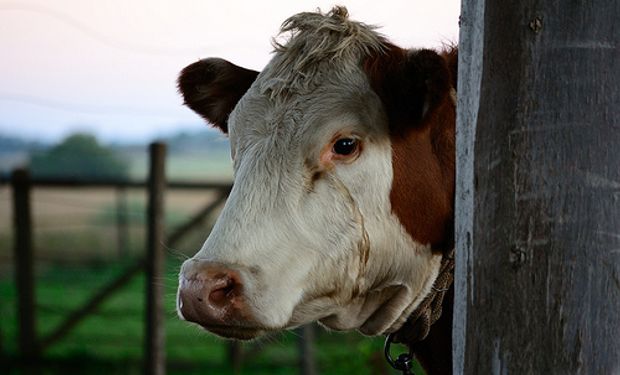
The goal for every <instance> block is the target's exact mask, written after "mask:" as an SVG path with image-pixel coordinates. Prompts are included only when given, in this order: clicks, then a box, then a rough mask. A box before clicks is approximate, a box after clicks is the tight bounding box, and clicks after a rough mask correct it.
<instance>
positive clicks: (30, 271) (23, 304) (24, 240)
mask: <svg viewBox="0 0 620 375" xmlns="http://www.w3.org/2000/svg"><path fill="white" fill-rule="evenodd" d="M11 185H12V188H13V224H14V228H15V238H14V251H15V255H14V256H15V284H16V286H17V318H18V325H19V336H18V347H19V353H20V355H21V357H22V359H24V360H31V359H33V358H34V357H35V356H36V355H37V352H38V350H37V341H36V310H35V309H36V304H35V290H34V264H33V263H34V259H33V249H32V212H31V206H30V174H29V173H28V171H27V170H25V169H16V170H15V171H13V175H12V177H11Z"/></svg>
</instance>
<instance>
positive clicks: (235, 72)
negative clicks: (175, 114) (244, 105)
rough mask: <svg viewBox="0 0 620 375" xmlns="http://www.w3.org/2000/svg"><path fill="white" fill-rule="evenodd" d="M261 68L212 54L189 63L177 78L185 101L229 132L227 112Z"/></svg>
mask: <svg viewBox="0 0 620 375" xmlns="http://www.w3.org/2000/svg"><path fill="white" fill-rule="evenodd" d="M257 75H258V72H256V71H254V70H249V69H245V68H242V67H240V66H237V65H235V64H232V63H230V62H228V61H226V60H223V59H218V58H209V59H204V60H200V61H198V62H195V63H193V64H191V65H189V66H187V67H186V68H185V69H183V71H181V74H180V75H179V79H178V87H179V91H180V92H181V94H182V95H183V99H184V100H185V105H187V106H188V107H189V108H191V109H192V110H193V111H194V112H196V113H198V114H199V115H200V116H202V117H203V118H204V119H206V120H207V121H208V122H210V123H211V124H213V125H215V126H216V127H218V128H220V129H221V130H222V131H223V132H224V133H228V115H230V112H232V110H233V109H234V108H235V106H236V105H237V102H239V99H241V97H242V96H243V94H245V93H246V91H248V89H249V88H250V86H251V85H252V82H254V80H255V79H256V76H257Z"/></svg>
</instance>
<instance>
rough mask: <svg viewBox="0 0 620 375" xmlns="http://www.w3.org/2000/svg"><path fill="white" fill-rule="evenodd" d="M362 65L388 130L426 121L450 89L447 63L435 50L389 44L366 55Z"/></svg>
mask: <svg viewBox="0 0 620 375" xmlns="http://www.w3.org/2000/svg"><path fill="white" fill-rule="evenodd" d="M364 69H365V71H366V74H367V75H368V78H369V80H370V83H371V86H372V88H373V90H374V91H375V92H376V93H377V94H378V95H379V97H380V98H381V101H382V102H383V105H384V106H385V110H386V112H387V116H388V120H389V121H390V127H391V128H392V130H406V128H409V127H411V126H417V125H420V124H424V123H426V122H427V121H426V120H427V119H428V118H429V117H430V116H432V114H433V113H434V112H435V110H436V109H437V107H438V106H439V105H440V104H441V103H442V102H443V101H444V99H445V98H446V96H447V95H449V93H450V81H451V76H450V72H449V70H448V66H447V63H446V61H445V59H444V58H443V57H441V56H440V55H438V54H437V53H436V52H435V51H431V50H404V49H401V48H398V47H396V46H390V47H389V48H388V50H387V52H385V53H383V54H380V55H377V56H373V57H371V58H369V59H368V60H367V61H366V62H365V64H364ZM393 127H398V129H394V128H393Z"/></svg>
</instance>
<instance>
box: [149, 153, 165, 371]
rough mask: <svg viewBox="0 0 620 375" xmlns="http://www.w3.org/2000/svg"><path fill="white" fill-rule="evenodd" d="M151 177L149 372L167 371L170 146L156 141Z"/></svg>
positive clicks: (151, 164)
mask: <svg viewBox="0 0 620 375" xmlns="http://www.w3.org/2000/svg"><path fill="white" fill-rule="evenodd" d="M149 152H150V172H149V179H148V193H147V194H148V209H147V223H148V228H147V241H146V243H147V249H146V335H145V336H146V338H145V351H146V353H145V362H146V363H145V367H144V368H145V373H146V375H163V374H165V373H166V358H165V355H166V351H165V332H164V308H163V297H164V255H165V252H164V247H163V241H164V219H165V216H164V190H165V186H166V175H165V164H166V146H165V145H164V144H162V143H152V144H151V145H150V147H149Z"/></svg>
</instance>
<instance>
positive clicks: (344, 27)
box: [269, 6, 387, 96]
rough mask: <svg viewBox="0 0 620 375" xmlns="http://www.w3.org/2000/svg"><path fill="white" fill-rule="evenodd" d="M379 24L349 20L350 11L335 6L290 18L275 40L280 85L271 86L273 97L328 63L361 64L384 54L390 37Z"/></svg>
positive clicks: (305, 80)
mask: <svg viewBox="0 0 620 375" xmlns="http://www.w3.org/2000/svg"><path fill="white" fill-rule="evenodd" d="M376 29H377V27H376V26H372V25H368V24H365V23H362V22H358V21H353V20H351V19H349V11H348V10H347V8H345V7H343V6H335V7H334V8H332V9H331V10H330V11H329V12H327V13H323V12H321V10H320V9H318V10H317V11H316V12H302V13H298V14H295V15H293V16H291V17H290V18H288V19H287V20H286V21H284V23H282V26H281V28H280V33H279V34H278V37H277V38H281V39H282V42H280V41H278V40H276V39H275V38H274V39H273V46H274V52H275V54H276V56H275V58H274V66H273V76H277V77H279V80H278V81H279V83H278V86H280V87H273V86H270V87H269V89H270V90H271V91H272V96H274V95H275V96H277V95H278V93H282V92H288V91H289V90H292V91H295V89H296V88H297V89H299V88H303V87H304V86H305V85H307V84H309V81H311V78H312V77H313V76H314V74H315V73H316V71H318V70H319V69H321V68H320V67H321V66H324V65H325V64H333V63H334V62H338V64H339V66H345V65H346V64H359V63H360V62H361V61H362V60H363V59H364V58H365V57H366V56H369V55H371V54H376V53H379V54H380V53H383V52H384V51H385V50H386V45H387V40H386V39H385V37H384V36H383V35H381V34H380V33H378V32H377V31H376Z"/></svg>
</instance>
